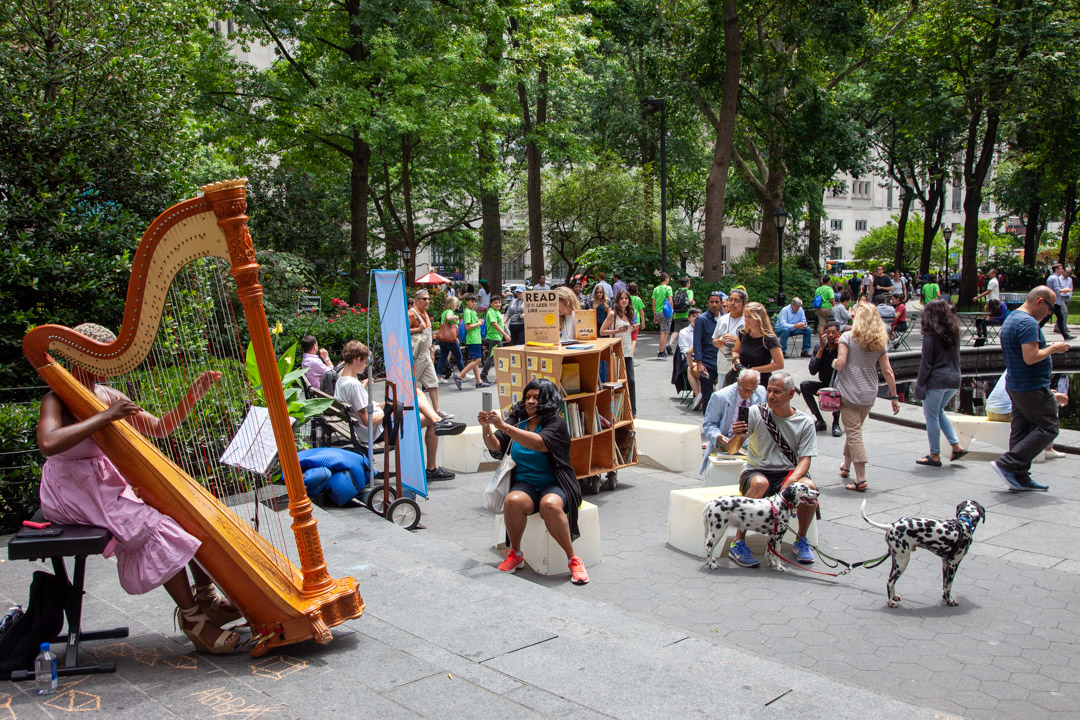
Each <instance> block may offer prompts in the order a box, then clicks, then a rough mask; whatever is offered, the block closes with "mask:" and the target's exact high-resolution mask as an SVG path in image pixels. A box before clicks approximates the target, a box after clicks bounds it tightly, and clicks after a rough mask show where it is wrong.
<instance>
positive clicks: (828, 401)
mask: <svg viewBox="0 0 1080 720" xmlns="http://www.w3.org/2000/svg"><path fill="white" fill-rule="evenodd" d="M817 394H818V400H819V401H820V402H821V409H822V410H839V409H840V391H839V390H837V389H836V388H831V387H824V388H821V389H820V390H818V391H817Z"/></svg>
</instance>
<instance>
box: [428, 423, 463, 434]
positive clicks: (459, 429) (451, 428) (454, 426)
mask: <svg viewBox="0 0 1080 720" xmlns="http://www.w3.org/2000/svg"><path fill="white" fill-rule="evenodd" d="M432 427H433V428H435V434H436V435H460V434H461V433H463V432H465V428H466V425H465V423H463V422H454V421H453V420H440V421H439V422H437V423H435V424H434V425H432Z"/></svg>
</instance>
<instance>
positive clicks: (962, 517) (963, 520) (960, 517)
mask: <svg viewBox="0 0 1080 720" xmlns="http://www.w3.org/2000/svg"><path fill="white" fill-rule="evenodd" d="M956 519H957V520H959V521H960V522H962V523H964V524H965V525H967V529H968V532H972V533H973V532H975V526H974V525H972V524H971V521H970V520H968V519H967V518H966V517H965V516H963V515H961V516H959V517H957V518H956Z"/></svg>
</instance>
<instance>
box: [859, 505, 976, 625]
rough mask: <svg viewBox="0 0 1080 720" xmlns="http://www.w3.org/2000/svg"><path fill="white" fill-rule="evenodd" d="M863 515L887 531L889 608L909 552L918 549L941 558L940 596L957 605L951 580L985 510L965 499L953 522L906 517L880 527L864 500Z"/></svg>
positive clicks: (896, 597)
mask: <svg viewBox="0 0 1080 720" xmlns="http://www.w3.org/2000/svg"><path fill="white" fill-rule="evenodd" d="M862 516H863V519H864V520H866V522H868V523H870V524H871V525H873V526H874V527H876V528H881V529H882V530H885V531H886V533H885V543H886V544H887V545H888V546H889V554H890V555H891V556H892V570H891V571H890V572H889V582H888V583H887V584H886V586H885V592H886V593H887V597H888V600H889V607H897V606H898V605H899V604H900V596H899V595H897V594H896V581H897V580H899V579H900V576H901V575H903V574H904V570H906V569H907V566H908V561H909V560H911V553H913V552H915V548H917V547H921V548H924V549H926V550H929V551H930V552H932V553H934V554H935V555H937V556H938V557H940V558H941V589H942V595H941V597H942V598H943V599H944V600H945V602H946V603H948V604H949V605H951V606H953V607H955V606H957V605H959V604H960V603H958V602H956V601H955V600H953V597H952V584H953V579H954V578H955V577H956V569H957V568H958V567H959V566H960V561H961V560H963V559H964V556H965V555H967V551H968V549H969V548H970V547H971V541H972V536H973V535H974V534H975V528H976V527H977V526H978V524H979V523H980V522H981V521H983V520H985V519H986V510H984V509H983V506H982V505H980V504H979V503H977V502H975V501H974V500H965V501H964V502H962V503H960V504H959V505H957V506H956V518H955V519H952V520H935V519H933V518H914V517H905V518H900V519H899V520H897V521H896V522H894V523H892V524H891V525H882V524H881V523H876V522H874V521H873V520H871V519H870V518H868V517H867V516H866V501H865V500H863V504H862Z"/></svg>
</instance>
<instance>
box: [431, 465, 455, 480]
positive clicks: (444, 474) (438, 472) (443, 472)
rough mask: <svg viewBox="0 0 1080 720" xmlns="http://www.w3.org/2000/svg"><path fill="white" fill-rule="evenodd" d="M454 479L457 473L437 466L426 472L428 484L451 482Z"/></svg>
mask: <svg viewBox="0 0 1080 720" xmlns="http://www.w3.org/2000/svg"><path fill="white" fill-rule="evenodd" d="M456 477H457V473H454V472H451V471H450V470H447V469H446V468H441V467H438V466H436V467H434V468H431V469H430V470H428V471H427V479H428V481H429V482H434V481H436V480H453V479H454V478H456Z"/></svg>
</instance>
